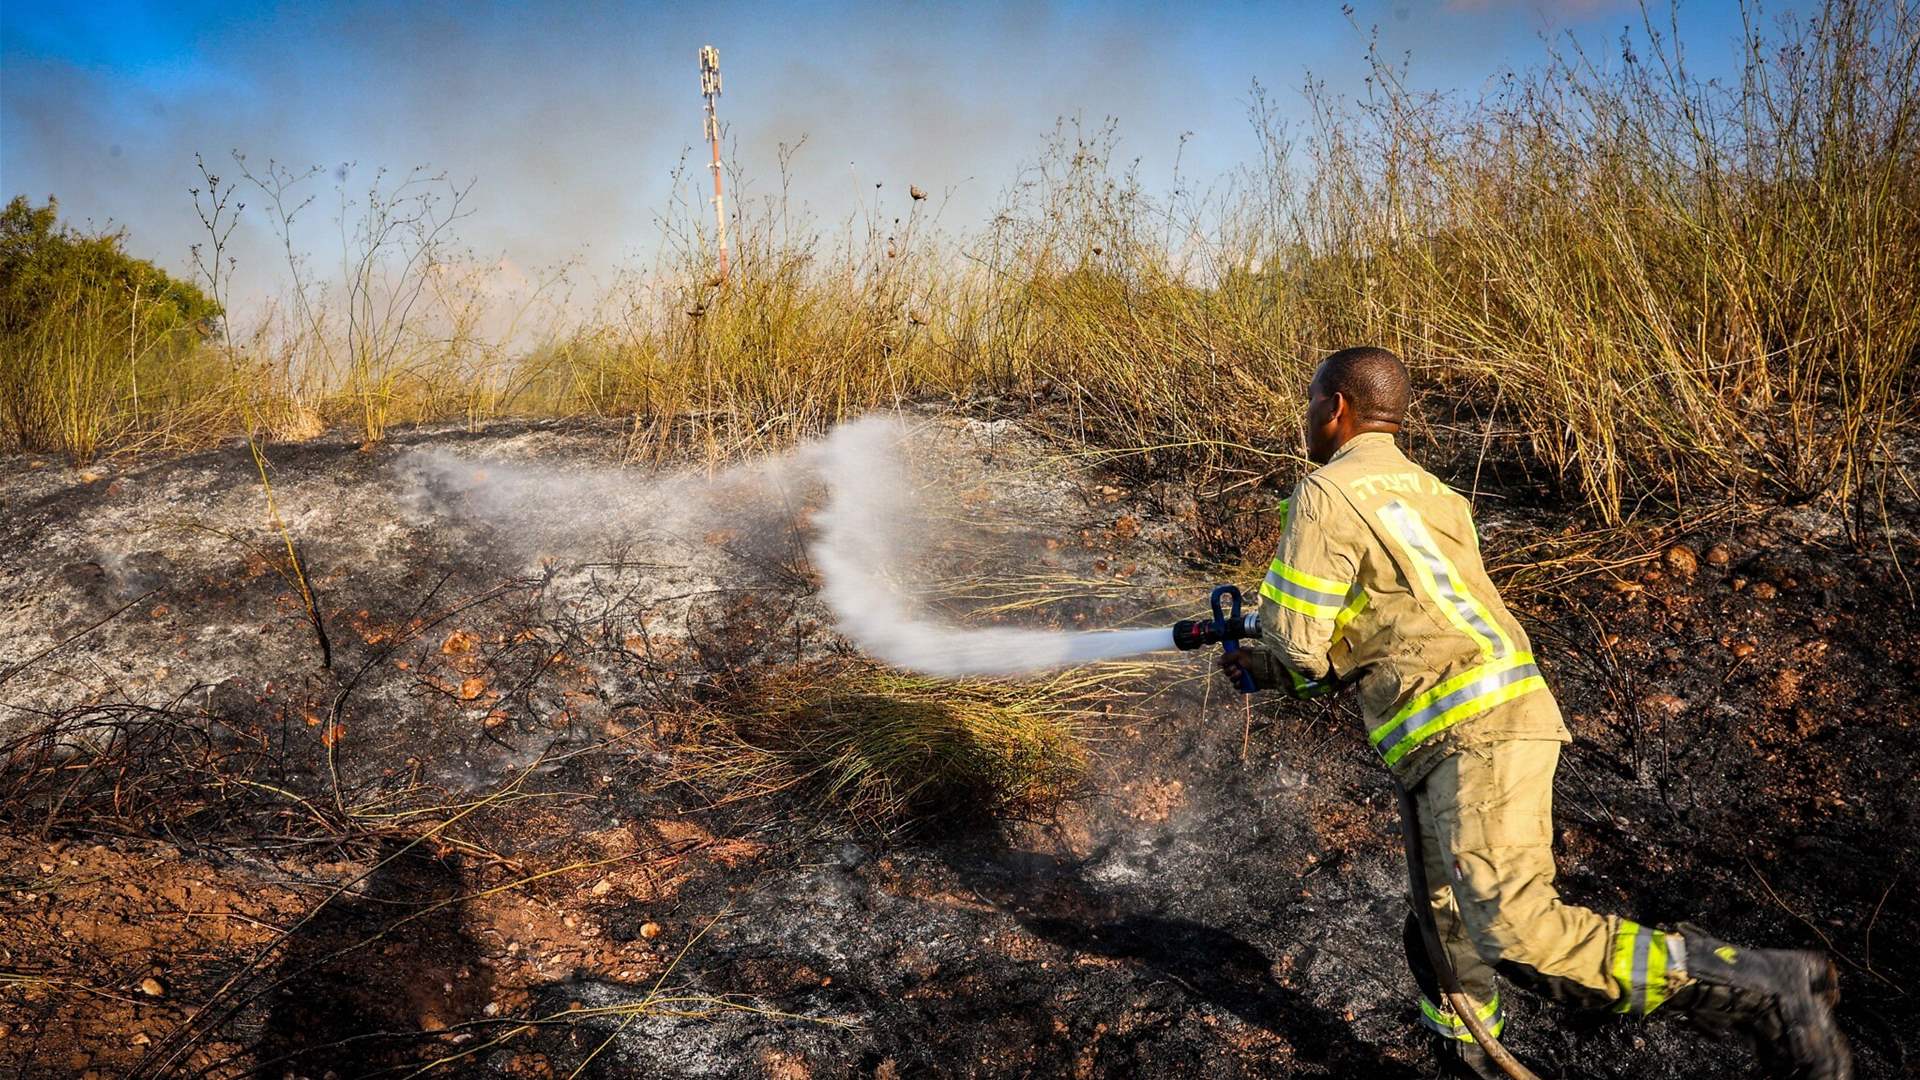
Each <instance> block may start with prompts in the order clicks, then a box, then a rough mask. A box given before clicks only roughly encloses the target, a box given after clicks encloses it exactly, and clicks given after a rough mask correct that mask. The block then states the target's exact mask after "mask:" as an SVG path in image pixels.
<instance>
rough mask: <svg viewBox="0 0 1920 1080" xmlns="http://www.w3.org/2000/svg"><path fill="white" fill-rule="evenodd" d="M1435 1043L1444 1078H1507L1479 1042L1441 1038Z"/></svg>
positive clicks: (1441, 1073)
mask: <svg viewBox="0 0 1920 1080" xmlns="http://www.w3.org/2000/svg"><path fill="white" fill-rule="evenodd" d="M1434 1043H1435V1047H1436V1049H1435V1051H1434V1054H1435V1058H1436V1059H1437V1060H1438V1062H1439V1065H1440V1076H1441V1077H1442V1080H1507V1074H1506V1073H1504V1072H1501V1071H1500V1066H1498V1065H1495V1064H1494V1063H1493V1059H1492V1058H1490V1057H1488V1056H1487V1052H1486V1051H1485V1050H1482V1049H1480V1044H1479V1043H1473V1042H1460V1041H1459V1040H1457V1039H1439V1038H1436V1039H1435V1040H1434Z"/></svg>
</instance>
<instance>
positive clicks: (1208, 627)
mask: <svg viewBox="0 0 1920 1080" xmlns="http://www.w3.org/2000/svg"><path fill="white" fill-rule="evenodd" d="M1259 636H1260V616H1259V614H1258V613H1255V614H1250V615H1242V616H1241V617H1240V618H1238V619H1231V620H1227V621H1226V622H1225V630H1224V632H1216V631H1215V630H1214V622H1213V620H1212V619H1181V620H1180V621H1179V622H1177V623H1174V624H1173V644H1174V647H1175V648H1177V649H1180V650H1182V651H1185V652H1192V651H1193V650H1195V649H1204V648H1206V647H1207V646H1209V645H1218V644H1220V643H1221V642H1223V641H1239V640H1242V639H1244V638H1258V637H1259Z"/></svg>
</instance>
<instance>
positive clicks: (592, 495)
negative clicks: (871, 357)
mask: <svg viewBox="0 0 1920 1080" xmlns="http://www.w3.org/2000/svg"><path fill="white" fill-rule="evenodd" d="M917 448H918V444H917V441H916V440H915V438H914V435H913V431H912V429H911V428H910V427H909V426H908V425H907V424H906V423H904V422H902V421H901V420H900V419H898V418H896V417H891V416H874V417H867V418H865V419H861V420H856V421H852V422H850V423H846V424H842V425H841V426H839V427H838V428H835V429H834V430H833V431H832V432H831V433H830V434H829V435H828V436H827V437H826V438H825V439H823V440H821V441H819V442H815V443H810V444H808V445H805V446H802V447H799V448H797V449H795V450H793V451H791V452H789V453H787V454H783V455H778V456H772V457H768V458H764V459H761V460H758V461H754V462H749V463H747V464H744V465H740V466H737V467H734V468H732V469H728V470H726V471H724V472H721V473H719V474H717V475H711V476H709V475H705V474H697V473H691V472H688V473H679V474H673V475H668V476H664V477H651V478H645V479H641V478H638V477H636V475H635V474H634V473H631V472H625V471H620V470H613V469H581V468H561V467H547V466H539V465H529V464H525V463H513V462H497V461H482V460H475V459H471V458H462V457H459V456H456V455H453V454H449V453H446V452H444V451H438V450H422V451H414V452H412V453H410V454H408V455H407V456H406V458H405V459H403V461H402V462H401V466H400V467H401V468H402V469H403V470H404V471H405V472H407V473H408V474H409V475H410V477H411V479H412V480H413V491H414V493H415V494H414V499H415V507H414V508H415V510H416V511H420V512H426V511H429V510H435V509H448V508H450V509H452V510H453V511H454V512H455V513H457V514H459V515H461V516H466V517H474V518H483V519H485V520H487V521H489V522H490V523H492V524H493V525H494V526H495V529H496V532H497V534H499V535H502V536H504V537H506V538H507V539H508V542H509V543H511V544H513V545H514V546H515V547H516V548H517V549H518V552H517V553H518V554H520V555H522V556H526V557H550V558H558V559H561V560H565V561H576V562H579V561H585V560H587V559H588V558H590V557H592V556H593V555H594V554H595V553H597V552H601V551H605V550H607V549H608V548H609V547H614V546H619V545H632V544H634V543H636V542H645V543H648V544H650V545H653V546H655V547H657V546H659V545H662V544H664V545H668V546H677V547H679V548H681V549H682V550H690V549H693V548H696V547H701V546H705V545H707V544H708V543H709V538H710V537H712V536H713V535H714V534H715V533H716V532H724V533H726V534H727V535H729V536H736V535H738V533H739V532H744V533H746V534H747V535H746V536H745V538H744V541H743V542H745V543H746V544H747V545H748V546H749V547H751V546H752V545H753V541H754V540H755V538H756V534H757V535H758V537H759V538H760V539H765V538H766V536H768V535H769V534H773V533H778V532H788V533H790V532H791V530H792V529H794V528H795V527H796V526H799V525H800V523H801V521H802V520H803V519H804V518H805V517H806V511H807V510H808V509H810V508H817V509H814V512H813V513H812V514H811V520H810V522H808V524H807V525H806V526H805V527H806V528H807V529H808V530H809V532H810V536H809V539H808V543H807V548H806V550H807V554H808V556H809V559H810V561H811V562H812V565H813V568H814V570H815V571H816V572H817V573H818V574H819V577H820V582H821V585H820V598H821V600H822V601H824V602H825V604H826V606H827V608H828V610H829V611H830V612H831V613H832V614H833V617H834V622H835V628H836V629H837V630H838V631H839V632H840V634H841V635H842V636H844V637H845V638H847V639H848V640H849V641H851V642H852V643H853V644H854V645H856V646H858V647H859V648H860V649H861V650H862V651H863V652H865V653H867V654H868V655H871V656H873V657H875V658H876V659H879V660H882V661H884V662H885V663H887V664H889V665H891V666H893V667H897V668H902V669H905V670H908V671H914V672H919V673H921V674H925V675H935V676H941V677H947V678H958V677H966V676H983V675H1018V674H1026V673H1031V672H1039V671H1046V670H1050V669H1054V668H1061V667H1071V666H1074V665H1078V664H1085V663H1090V662H1093V661H1096V660H1104V659H1111V658H1115V657H1121V656H1131V655H1135V654H1139V653H1144V652H1153V651H1157V650H1160V649H1168V648H1172V647H1173V638H1172V632H1171V630H1170V629H1169V628H1167V627H1148V628H1143V629H1135V630H1116V631H1092V632H1058V631H1049V630H1036V629H1018V628H1011V627H990V628H969V627H961V626H956V625H954V624H953V623H951V622H949V621H947V620H945V619H942V618H940V617H939V616H938V615H937V614H935V613H931V612H929V611H928V610H927V608H926V605H925V604H924V603H923V602H921V600H920V599H919V598H917V597H916V596H915V595H914V593H915V590H914V589H913V588H912V587H911V583H912V582H914V581H915V580H920V574H919V571H918V570H917V567H918V566H923V565H924V563H925V561H926V557H927V555H928V553H929V551H931V550H932V549H933V548H935V547H937V546H940V545H941V544H942V543H943V542H951V541H952V540H953V536H952V535H951V533H950V529H948V528H947V527H943V526H941V525H939V524H937V523H938V522H939V521H940V520H941V516H940V515H939V514H937V513H935V512H934V511H935V509H936V507H935V506H934V505H931V504H930V503H929V501H928V497H927V496H926V495H925V494H924V487H923V485H922V484H921V483H920V481H919V479H918V478H917V477H916V476H915V475H914V473H913V470H911V469H910V468H909V459H910V458H911V456H912V455H913V454H914V453H915V452H916V449H917Z"/></svg>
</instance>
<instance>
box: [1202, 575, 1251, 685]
mask: <svg viewBox="0 0 1920 1080" xmlns="http://www.w3.org/2000/svg"><path fill="white" fill-rule="evenodd" d="M1223 599H1224V600H1227V601H1229V602H1231V603H1232V605H1233V606H1232V607H1229V608H1223V607H1221V604H1220V602H1221V601H1222V600H1223ZM1208 600H1209V602H1210V603H1211V604H1212V605H1213V632H1214V633H1215V634H1216V635H1218V636H1219V638H1220V648H1221V651H1223V652H1226V653H1228V654H1232V653H1236V652H1239V651H1240V643H1239V642H1238V641H1236V640H1234V638H1233V637H1232V635H1230V634H1229V633H1228V632H1227V627H1228V626H1231V625H1233V624H1236V623H1238V622H1239V621H1240V588H1239V586H1237V585H1216V586H1214V589H1213V595H1212V596H1211V597H1209V598H1208ZM1238 685H1239V687H1240V692H1241V693H1243V694H1251V693H1253V692H1254V691H1255V690H1258V689H1259V687H1257V686H1255V685H1254V684H1253V676H1252V675H1250V674H1248V673H1247V672H1246V671H1245V670H1244V669H1242V670H1241V672H1240V678H1239V680H1238Z"/></svg>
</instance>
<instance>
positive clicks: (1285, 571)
mask: <svg viewBox="0 0 1920 1080" xmlns="http://www.w3.org/2000/svg"><path fill="white" fill-rule="evenodd" d="M1267 569H1268V570H1272V571H1276V572H1278V573H1279V574H1280V576H1281V577H1284V578H1286V579H1287V580H1288V581H1291V582H1293V583H1294V584H1296V585H1304V586H1306V587H1307V588H1309V589H1314V590H1316V591H1318V592H1325V593H1333V594H1334V595H1335V596H1345V595H1347V590H1348V589H1350V588H1352V587H1353V583H1352V582H1350V581H1335V580H1333V579H1332V578H1323V577H1319V576H1317V575H1314V574H1309V573H1307V572H1306V571H1305V570H1296V569H1294V568H1293V567H1291V566H1288V565H1287V564H1286V563H1283V562H1281V561H1280V560H1279V559H1275V560H1273V565H1271V566H1269V567H1267Z"/></svg>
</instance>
